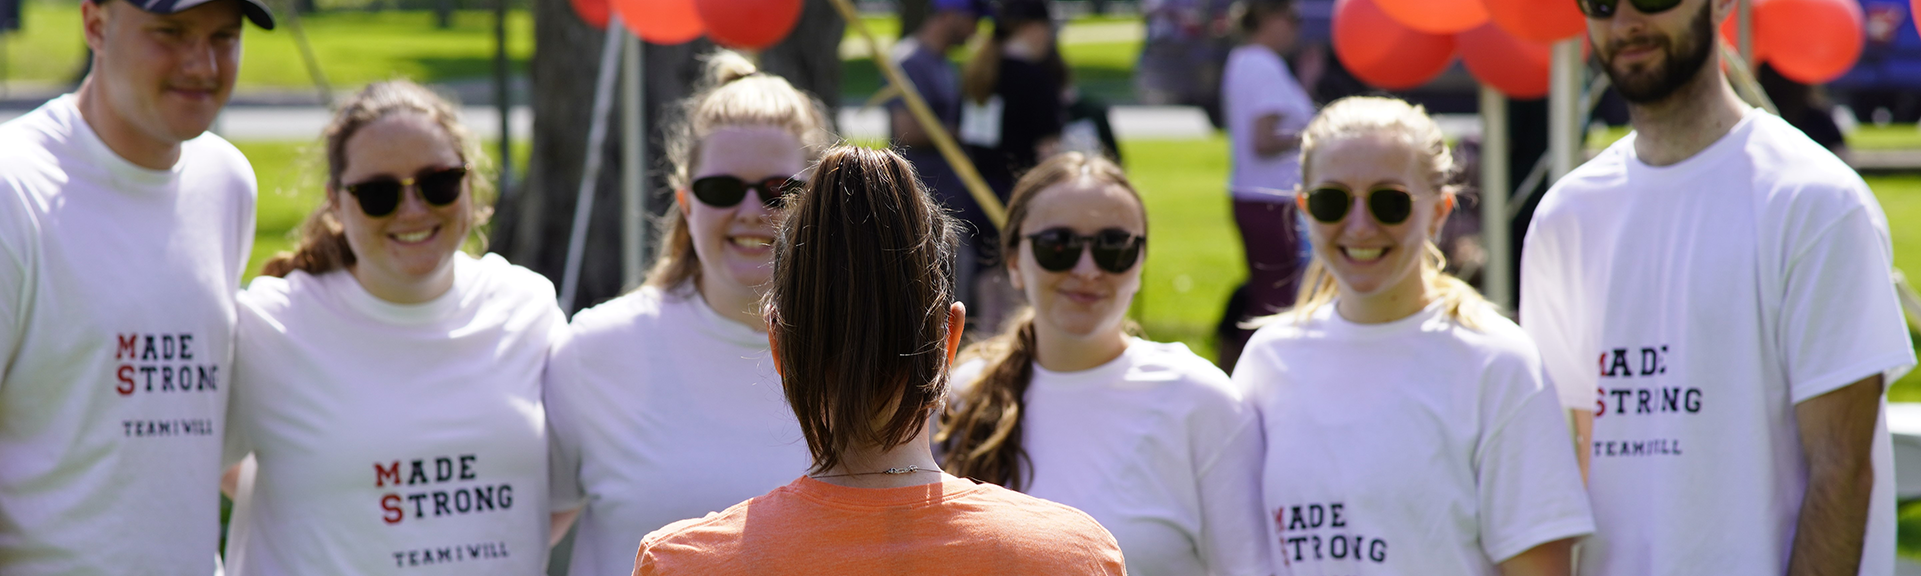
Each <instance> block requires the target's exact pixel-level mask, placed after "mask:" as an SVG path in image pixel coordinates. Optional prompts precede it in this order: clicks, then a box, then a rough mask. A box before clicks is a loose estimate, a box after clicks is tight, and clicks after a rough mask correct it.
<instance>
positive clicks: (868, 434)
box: [634, 146, 1124, 576]
mask: <svg viewBox="0 0 1921 576" xmlns="http://www.w3.org/2000/svg"><path fill="white" fill-rule="evenodd" d="M957 238H958V236H957V230H956V227H955V221H954V220H953V219H952V218H951V217H949V216H948V215H947V214H946V213H944V212H943V211H942V209H941V208H940V206H939V205H938V204H936V203H935V202H934V200H933V198H932V197H931V196H929V195H928V194H927V192H926V191H924V190H922V189H921V187H920V185H919V184H918V183H916V180H915V176H914V171H913V168H912V167H910V166H909V165H908V164H907V161H906V160H903V159H901V157H900V156H899V155H896V154H894V153H892V152H888V151H882V150H869V149H865V148H858V147H851V146H843V147H840V148H835V149H834V150H832V151H829V152H828V153H827V155H826V156H825V157H824V158H822V159H821V162H820V164H819V165H818V166H817V167H816V168H815V171H814V175H813V178H812V179H811V180H810V181H809V182H808V185H807V191H806V192H804V193H802V194H800V195H799V197H798V198H796V199H795V200H794V201H793V202H792V206H790V207H789V208H788V209H787V214H786V217H785V222H784V223H783V224H782V225H781V230H780V236H779V240H778V241H777V244H776V247H775V252H776V258H775V264H774V276H773V280H772V282H771V283H770V284H769V285H768V288H767V299H766V312H765V313H766V317H767V324H768V327H769V332H768V340H769V341H770V344H771V345H772V347H773V356H774V365H775V366H778V367H779V369H780V373H781V386H782V387H783V388H784V389H785V391H786V397H787V403H788V405H789V406H791V407H792V408H793V411H794V414H795V416H796V417H797V418H798V420H799V423H800V429H801V432H802V433H803V434H804V435H805V436H806V439H807V449H808V451H809V453H810V454H811V455H812V457H813V466H812V467H811V468H809V469H808V470H807V471H806V475H804V476H801V477H800V478H798V479H795V480H794V481H793V482H791V483H789V484H787V485H786V486H783V487H780V488H777V489H775V490H774V491H772V492H769V493H767V494H766V495H763V496H760V497H757V498H754V499H751V500H748V501H746V502H742V503H740V504H738V505H735V506H733V507H731V508H728V509H727V510H724V511H722V512H719V513H715V514H710V515H708V516H707V517H705V518H700V519H695V520H685V521H681V522H676V523H674V524H671V525H668V526H667V527H666V528H662V529H661V530H659V531H657V532H654V533H653V534H650V535H648V536H647V538H646V539H645V540H643V541H642V542H641V543H640V553H639V555H638V557H637V558H636V562H635V563H636V566H635V569H634V574H636V575H652V574H703V575H706V574H755V575H770V574H771V575H781V574H852V575H862V574H890V575H891V574H913V575H917V576H926V575H941V574H954V575H974V574H1000V575H1036V576H1038V575H1091V574H1103V575H1118V574H1123V573H1124V569H1123V567H1122V564H1121V555H1120V550H1119V549H1118V548H1116V547H1115V545H1114V540H1113V538H1112V537H1110V536H1108V534H1107V531H1106V530H1103V529H1101V527H1100V525H1099V524H1096V523H1095V522H1094V520H1093V519H1091V518H1088V517H1087V515H1086V514H1082V513H1080V512H1078V511H1076V510H1074V509H1072V508H1069V507H1067V506H1064V505H1061V504H1056V503H1053V502H1047V501H1044V500H1040V499H1038V498H1033V497H1030V496H1025V495H1022V494H1020V493H1017V492H1013V491H1009V490H1005V489H1002V488H1000V487H998V486H993V485H987V484H976V483H974V482H971V481H968V480H963V479H960V478H956V477H953V476H949V475H946V474H943V473H942V472H941V471H940V468H939V467H938V466H936V465H935V464H934V454H933V448H932V446H931V444H930V440H929V437H930V435H931V432H930V431H929V430H928V420H929V417H930V416H932V415H933V414H934V412H935V411H937V410H939V407H940V404H941V402H942V400H943V399H944V398H945V396H946V394H947V371H948V370H947V369H948V365H949V364H950V363H951V362H952V359H953V355H954V351H955V349H956V347H957V346H958V345H959V343H960V337H961V328H962V325H963V324H964V323H965V318H966V315H965V312H966V309H965V308H964V307H963V306H961V304H960V303H959V302H956V301H955V299H954V269H953V255H954V251H955V249H956V244H955V242H956V240H957Z"/></svg>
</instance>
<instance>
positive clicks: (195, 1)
mask: <svg viewBox="0 0 1921 576" xmlns="http://www.w3.org/2000/svg"><path fill="white" fill-rule="evenodd" d="M93 1H94V2H101V1H102V0H93ZM214 1H216V0H126V2H127V3H128V4H132V5H134V6H138V7H140V9H141V10H146V11H148V12H152V13H155V14H177V13H180V12H185V11H187V10H191V9H194V8H197V7H199V6H200V5H202V4H206V3H208V2H214ZM236 1H238V2H240V12H241V13H242V14H246V15H247V20H250V21H252V22H253V24H254V25H255V26H259V27H260V29H262V30H272V29H273V12H272V11H270V10H267V5H266V4H264V3H262V2H261V1H260V0H236Z"/></svg>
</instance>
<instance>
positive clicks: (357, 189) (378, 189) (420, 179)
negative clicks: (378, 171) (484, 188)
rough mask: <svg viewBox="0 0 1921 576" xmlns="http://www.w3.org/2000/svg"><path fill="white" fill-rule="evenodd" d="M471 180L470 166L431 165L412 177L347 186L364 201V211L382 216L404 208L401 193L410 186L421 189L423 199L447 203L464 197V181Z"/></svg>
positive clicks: (363, 182)
mask: <svg viewBox="0 0 1921 576" xmlns="http://www.w3.org/2000/svg"><path fill="white" fill-rule="evenodd" d="M466 180H467V167H466V166H455V167H452V168H428V169H426V170H421V171H420V173H419V174H416V175H414V177H412V178H394V177H392V176H377V177H374V178H372V179H369V180H362V181H360V182H355V183H353V184H348V185H347V193H348V194H352V195H354V199H356V200H359V201H360V211H361V212H365V213H366V214H367V216H368V217H370V218H380V217H383V216H387V215H390V214H393V213H394V210H398V209H400V200H401V195H402V194H403V193H405V192H406V191H407V188H408V187H413V188H414V189H415V190H419V191H420V199H421V200H425V201H427V203H428V204H432V205H434V206H446V205H448V204H452V203H454V201H455V200H459V199H460V192H461V190H463V189H465V188H466V187H465V186H462V185H461V184H463V183H465V182H466Z"/></svg>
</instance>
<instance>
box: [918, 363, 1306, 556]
mask: <svg viewBox="0 0 1921 576" xmlns="http://www.w3.org/2000/svg"><path fill="white" fill-rule="evenodd" d="M985 367H986V363H985V362H984V361H982V360H973V361H970V362H967V363H965V364H962V365H961V366H960V367H958V368H956V369H955V370H954V375H953V382H954V385H955V386H956V388H955V390H956V391H957V392H958V390H959V389H960V387H962V386H971V385H973V384H974V383H975V382H976V379H978V378H979V377H980V373H981V370H982V369H984V368H985ZM1021 413H1022V415H1023V416H1022V418H1023V422H1022V424H1023V426H1024V428H1025V431H1024V432H1023V434H1022V446H1023V448H1025V449H1026V451H1027V456H1028V458H1029V460H1030V461H1031V462H1032V463H1033V465H1034V466H1033V469H1032V473H1033V474H1032V476H1030V479H1031V482H1029V483H1028V485H1027V489H1025V490H1022V492H1025V493H1027V494H1028V495H1031V496H1035V497H1039V498H1043V499H1046V500H1052V501H1055V502H1059V503H1062V504H1066V505H1068V506H1073V507H1074V508H1077V509H1079V510H1080V511H1082V512H1086V513H1087V514H1088V515H1089V516H1093V517H1094V520H1095V521H1098V522H1100V523H1101V526H1104V527H1106V528H1107V530H1108V532H1111V533H1113V535H1114V540H1115V541H1117V542H1119V543H1120V545H1121V552H1122V554H1123V555H1124V556H1125V557H1126V559H1127V573H1128V574H1134V575H1136V576H1160V575H1170V576H1171V575H1207V574H1215V575H1266V574H1271V573H1272V571H1271V568H1270V566H1269V563H1268V553H1267V548H1266V547H1265V545H1264V544H1263V542H1262V539H1263V538H1264V537H1265V533H1264V532H1262V530H1263V528H1262V526H1264V525H1266V521H1265V520H1264V518H1265V516H1263V515H1262V513H1261V499H1260V482H1261V478H1260V474H1261V468H1260V466H1261V427H1260V420H1259V418H1258V417H1257V416H1256V415H1255V412H1254V409H1253V407H1252V406H1249V405H1248V404H1247V403H1246V402H1244V401H1243V400H1242V399H1241V395H1240V393H1239V392H1238V391H1236V390H1235V389H1234V388H1233V385H1232V384H1231V383H1230V382H1229V381H1228V379H1227V375H1226V374H1223V373H1221V370H1220V369H1219V368H1215V367H1214V365H1213V364H1212V363H1209V362H1208V361H1207V360H1204V359H1202V358H1201V357H1199V356H1195V355H1194V353H1193V352H1189V351H1188V350H1187V346H1186V345H1183V344H1180V343H1169V344H1163V343H1159V342H1149V341H1146V340H1140V339H1133V342H1132V343H1131V344H1129V345H1128V347H1127V351H1126V352H1124V353H1122V354H1121V356H1120V357H1119V358H1115V359H1113V360H1111V361H1109V362H1107V363H1106V364H1102V365H1100V366H1097V367H1094V368H1091V369H1088V370H1082V371H1078V372H1054V371H1051V370H1048V369H1046V368H1042V367H1041V366H1040V364H1039V363H1036V364H1035V365H1034V372H1033V380H1032V381H1030V383H1029V385H1028V389H1027V397H1026V399H1025V400H1024V401H1023V405H1022V412H1021Z"/></svg>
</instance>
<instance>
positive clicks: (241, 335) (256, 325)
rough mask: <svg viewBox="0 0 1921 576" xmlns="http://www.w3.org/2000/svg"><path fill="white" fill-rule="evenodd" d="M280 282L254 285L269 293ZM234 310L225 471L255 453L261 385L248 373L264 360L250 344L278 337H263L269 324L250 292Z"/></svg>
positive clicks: (271, 279)
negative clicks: (254, 433)
mask: <svg viewBox="0 0 1921 576" xmlns="http://www.w3.org/2000/svg"><path fill="white" fill-rule="evenodd" d="M236 280H237V279H236ZM278 280H280V279H279V278H274V277H271V276H262V277H260V278H256V279H255V280H254V283H253V285H254V286H259V287H263V288H261V289H262V290H265V288H264V286H266V285H267V284H270V283H272V282H274V281H278ZM255 294H258V293H255ZM234 310H235V314H234V316H235V321H234V330H233V340H234V347H233V362H234V367H233V379H232V380H231V384H230V385H228V387H227V419H226V431H225V434H224V435H223V438H222V443H221V450H220V467H221V468H222V469H225V468H227V467H228V466H233V465H235V464H239V463H240V461H241V460H245V459H246V458H247V455H248V454H252V453H253V450H254V445H253V436H252V428H253V422H252V419H251V418H250V416H252V415H254V414H256V413H257V412H256V411H255V410H252V409H250V406H252V404H253V403H254V402H255V400H254V392H255V388H256V387H257V386H258V385H259V384H258V383H256V382H249V381H248V379H247V377H246V375H247V374H249V373H251V371H250V370H248V368H249V366H250V365H251V364H253V363H255V362H260V361H261V359H260V358H258V357H256V356H257V354H255V353H254V352H252V351H251V350H252V349H253V348H254V347H253V346H249V345H248V344H249V343H255V342H260V341H262V340H263V339H265V338H272V337H275V336H269V335H267V334H264V333H263V332H266V331H267V330H268V326H269V321H268V320H267V318H266V315H265V314H264V313H263V312H262V311H261V310H260V308H259V307H257V305H256V304H255V302H253V301H252V299H251V297H250V296H249V293H248V292H247V291H242V292H240V293H239V294H238V295H237V296H236V297H235V299H234Z"/></svg>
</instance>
